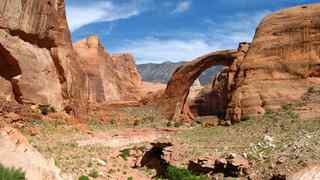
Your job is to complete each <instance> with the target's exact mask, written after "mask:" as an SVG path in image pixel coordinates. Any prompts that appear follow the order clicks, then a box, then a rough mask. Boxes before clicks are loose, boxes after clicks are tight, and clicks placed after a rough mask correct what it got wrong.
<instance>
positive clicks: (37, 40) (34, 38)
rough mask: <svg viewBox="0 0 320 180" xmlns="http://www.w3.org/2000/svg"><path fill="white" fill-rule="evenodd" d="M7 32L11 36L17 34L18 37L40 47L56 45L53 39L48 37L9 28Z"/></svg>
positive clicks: (48, 47) (47, 47)
mask: <svg viewBox="0 0 320 180" xmlns="http://www.w3.org/2000/svg"><path fill="white" fill-rule="evenodd" d="M9 33H10V34H11V35H12V36H18V37H19V38H20V39H22V40H24V41H26V42H28V43H30V44H34V45H37V46H38V47H40V48H46V49H49V50H50V49H51V48H52V47H57V45H56V43H55V41H54V40H53V39H50V38H41V37H39V36H38V35H36V34H30V33H26V32H24V31H21V30H10V31H9Z"/></svg>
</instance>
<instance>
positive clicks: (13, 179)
mask: <svg viewBox="0 0 320 180" xmlns="http://www.w3.org/2000/svg"><path fill="white" fill-rule="evenodd" d="M25 179H26V177H25V173H24V172H23V171H22V170H21V169H16V168H6V167H4V166H3V165H2V164H0V180H25Z"/></svg>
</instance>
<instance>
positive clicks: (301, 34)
mask: <svg viewBox="0 0 320 180" xmlns="http://www.w3.org/2000/svg"><path fill="white" fill-rule="evenodd" d="M319 17H320V4H314V5H307V6H299V7H294V8H289V9H285V10H282V11H280V12H277V13H274V14H272V15H269V16H267V17H266V18H264V19H263V21H262V23H261V24H260V25H259V27H258V28H257V31H256V35H255V38H254V40H253V42H252V45H251V47H250V49H249V52H248V54H247V56H246V57H245V59H244V60H243V63H242V64H241V65H240V67H239V70H238V72H237V75H236V80H235V87H234V91H233V92H232V100H231V101H230V103H229V105H228V112H227V117H226V118H228V119H232V120H233V121H234V122H237V121H240V119H241V117H250V116H257V115H262V114H264V113H265V111H266V110H277V109H279V108H280V107H281V106H283V105H286V104H289V103H292V102H295V101H296V100H299V99H300V98H301V96H302V95H303V94H304V93H305V92H306V91H307V90H308V89H309V88H310V87H312V86H319V85H320V83H319V82H320V76H319V72H320V66H319V65H320V28H319V27H320V18H319Z"/></svg>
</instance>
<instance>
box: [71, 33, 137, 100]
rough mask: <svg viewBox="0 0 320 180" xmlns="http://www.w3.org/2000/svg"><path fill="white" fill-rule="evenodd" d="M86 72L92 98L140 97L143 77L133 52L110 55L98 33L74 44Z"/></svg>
mask: <svg viewBox="0 0 320 180" xmlns="http://www.w3.org/2000/svg"><path fill="white" fill-rule="evenodd" d="M74 48H75V50H76V51H77V52H78V54H79V55H80V57H81V64H82V69H83V70H84V71H85V74H86V76H87V84H88V94H89V100H90V102H95V103H103V102H108V101H117V100H135V99H138V98H139V93H138V89H139V88H140V86H141V84H142V81H141V78H140V74H139V73H138V71H137V69H136V65H135V62H134V58H133V56H132V55H130V54H115V55H110V54H109V53H108V52H107V51H106V50H105V49H104V47H103V46H102V44H101V42H100V40H99V38H98V37H97V36H90V37H88V38H87V39H84V40H81V41H79V42H77V43H75V44H74Z"/></svg>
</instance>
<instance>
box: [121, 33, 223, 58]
mask: <svg viewBox="0 0 320 180" xmlns="http://www.w3.org/2000/svg"><path fill="white" fill-rule="evenodd" d="M217 49H219V44H215V45H210V44H209V43H207V42H206V41H205V40H203V39H191V40H179V39H170V40H160V39H158V38H152V37H149V38H145V39H142V40H138V41H130V42H129V43H128V44H127V45H126V46H123V47H121V48H119V49H117V50H116V52H129V53H132V54H134V55H135V57H136V59H137V61H138V63H145V62H155V63H159V62H161V61H162V62H163V61H172V62H178V61H185V60H192V59H194V58H196V57H198V56H200V55H203V54H206V53H208V52H211V51H214V50H217Z"/></svg>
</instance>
